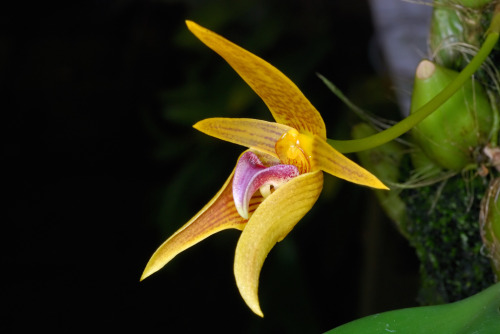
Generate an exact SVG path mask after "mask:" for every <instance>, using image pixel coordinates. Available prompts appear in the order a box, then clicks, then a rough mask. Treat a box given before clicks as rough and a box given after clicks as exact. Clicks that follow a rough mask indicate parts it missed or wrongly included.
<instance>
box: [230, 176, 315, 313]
mask: <svg viewBox="0 0 500 334" xmlns="http://www.w3.org/2000/svg"><path fill="white" fill-rule="evenodd" d="M322 188H323V173H322V172H321V171H315V172H311V173H306V174H302V175H299V176H297V177H295V178H293V179H291V180H290V181H289V182H287V183H285V184H284V185H282V186H281V187H280V188H278V189H277V190H276V191H274V192H273V193H272V194H271V195H269V196H268V197H267V198H266V200H265V201H264V202H262V203H261V204H260V206H259V207H258V208H257V210H255V212H254V213H253V215H252V216H251V217H250V219H249V220H248V223H247V225H246V227H245V229H244V230H243V232H242V233H241V237H240V239H239V241H238V245H237V246H236V254H235V259H234V275H235V278H236V284H237V286H238V289H239V291H240V294H241V296H242V297H243V300H245V302H246V304H247V305H248V307H250V309H251V310H252V311H253V312H254V313H255V314H257V315H259V316H261V317H263V316H264V315H263V313H262V310H261V309H260V304H259V297H258V286H259V275H260V271H261V269H262V265H263V264H264V260H265V259H266V257H267V254H268V253H269V252H270V251H271V249H272V248H273V247H274V245H275V244H276V243H277V242H279V241H281V240H283V238H284V237H285V236H286V235H287V234H288V233H289V232H290V231H291V230H292V229H293V227H294V226H295V225H296V224H297V222H298V221H299V220H300V219H301V218H302V217H303V216H304V215H305V214H306V213H307V212H308V211H309V210H310V209H311V208H312V206H313V205H314V203H315V202H316V200H317V199H318V197H319V194H320V193H321V190H322Z"/></svg>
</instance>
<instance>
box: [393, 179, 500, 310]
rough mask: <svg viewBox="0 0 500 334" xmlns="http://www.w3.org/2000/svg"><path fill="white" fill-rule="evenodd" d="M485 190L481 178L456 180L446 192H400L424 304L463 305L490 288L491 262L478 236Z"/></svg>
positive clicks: (429, 189)
mask: <svg viewBox="0 0 500 334" xmlns="http://www.w3.org/2000/svg"><path fill="white" fill-rule="evenodd" d="M486 186H487V184H486V183H485V182H484V180H483V179H481V178H479V177H476V178H474V179H473V180H465V179H464V178H463V177H462V176H460V175H458V176H455V177H453V178H451V179H449V180H448V181H447V182H446V184H445V185H444V186H443V185H442V184H435V185H432V186H428V187H422V188H418V189H413V190H407V191H403V192H402V197H403V200H404V201H405V202H406V205H407V207H406V209H407V214H408V217H409V221H410V222H409V224H408V234H409V236H410V242H411V244H412V245H413V246H414V247H415V249H416V251H417V255H418V257H419V259H420V262H421V275H422V277H421V278H422V284H421V292H420V296H419V299H420V302H421V303H422V304H424V305H430V304H440V303H448V302H453V301H457V300H461V299H463V298H466V297H468V296H471V295H473V294H475V293H477V292H479V291H481V290H483V289H485V288H487V287H488V286H490V285H492V284H493V283H494V276H493V273H492V270H491V266H490V262H489V259H488V258H487V257H485V256H484V255H482V254H481V247H482V241H481V236H480V232H479V206H480V202H481V199H482V197H483V195H484V193H485V191H486ZM440 187H442V188H440Z"/></svg>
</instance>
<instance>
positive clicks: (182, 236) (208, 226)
mask: <svg viewBox="0 0 500 334" xmlns="http://www.w3.org/2000/svg"><path fill="white" fill-rule="evenodd" d="M233 174H234V171H233V173H231V175H230V176H229V178H228V179H227V181H226V183H224V185H223V186H222V188H221V190H219V192H218V193H217V194H216V195H215V196H214V197H213V198H212V200H210V202H209V203H208V204H207V205H205V207H204V208H203V209H201V210H200V212H198V213H197V214H196V215H195V216H194V217H193V218H191V220H190V221H188V222H187V223H186V224H185V225H184V226H182V227H181V228H180V229H179V230H177V232H175V233H174V234H173V235H172V236H171V237H170V238H168V239H167V241H165V242H164V243H163V244H162V245H161V246H160V247H159V248H158V249H157V250H156V252H155V253H154V254H153V255H152V256H151V259H150V260H149V262H148V264H147V265H146V268H145V269H144V272H143V274H142V276H141V281H142V280H143V279H145V278H146V277H148V276H150V275H151V274H153V273H155V272H157V271H158V270H160V269H161V268H162V267H163V266H165V265H166V264H167V263H168V262H169V261H170V260H171V259H173V258H174V257H175V256H176V255H177V254H179V253H181V252H182V251H184V250H186V249H187V248H189V247H191V246H193V245H195V244H197V243H198V242H200V241H202V240H203V239H205V238H207V237H209V236H211V235H212V234H214V233H217V232H219V231H222V230H225V229H230V228H234V229H239V230H243V229H244V227H245V224H246V222H247V220H245V219H243V218H242V217H241V216H240V215H239V213H238V211H237V210H236V206H235V205H234V201H233V194H232V180H233ZM262 201H263V198H262V197H260V196H254V198H252V200H251V201H250V207H249V212H253V211H255V209H256V208H257V206H258V205H259V204H260V203H261V202H262Z"/></svg>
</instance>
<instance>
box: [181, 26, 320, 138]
mask: <svg viewBox="0 0 500 334" xmlns="http://www.w3.org/2000/svg"><path fill="white" fill-rule="evenodd" d="M186 24H187V26H188V28H189V30H191V32H192V33H193V34H194V35H195V36H196V37H198V38H199V39H200V40H201V41H202V42H203V43H205V45H207V46H208V47H209V48H211V49H212V50H214V51H215V52H217V53H218V54H219V55H220V56H221V57H222V58H224V59H225V60H226V61H227V62H228V63H229V65H231V67H232V68H233V69H234V70H235V71H236V72H237V73H238V74H239V75H240V76H241V77H242V78H243V80H245V81H246V83H247V84H248V85H249V86H250V87H251V88H252V89H253V91H254V92H255V93H257V95H259V96H260V98H261V99H262V100H263V101H264V103H265V104H266V105H267V106H268V108H269V110H270V111H271V113H272V114H273V117H274V119H275V120H276V122H278V123H281V124H286V125H288V126H291V127H292V128H295V129H297V130H299V131H300V132H306V133H309V134H316V135H318V136H319V137H320V138H323V139H326V128H325V123H324V122H323V118H321V115H320V114H319V112H318V111H317V110H316V108H314V106H313V105H312V104H311V102H309V100H308V99H307V98H306V97H305V96H304V94H302V92H301V91H300V89H299V88H298V87H297V86H296V85H295V84H294V83H293V82H292V81H291V80H290V79H288V78H287V77H286V76H285V75H284V74H283V73H281V72H280V71H279V70H278V69H277V68H275V67H274V66H273V65H271V64H269V63H268V62H267V61H265V60H263V59H261V58H259V57H257V56H256V55H254V54H252V53H251V52H248V51H247V50H245V49H243V48H241V47H239V46H238V45H236V44H234V43H232V42H230V41H228V40H227V39H225V38H224V37H222V36H220V35H218V34H216V33H214V32H212V31H210V30H208V29H206V28H204V27H202V26H200V25H198V24H196V23H194V22H192V21H186Z"/></svg>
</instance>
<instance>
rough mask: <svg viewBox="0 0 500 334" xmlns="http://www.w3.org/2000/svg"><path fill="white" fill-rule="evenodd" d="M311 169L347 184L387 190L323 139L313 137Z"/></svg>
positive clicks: (370, 174)
mask: <svg viewBox="0 0 500 334" xmlns="http://www.w3.org/2000/svg"><path fill="white" fill-rule="evenodd" d="M311 159H312V163H311V164H312V169H313V170H315V169H321V170H322V171H325V172H327V173H328V174H331V175H334V176H336V177H339V178H341V179H344V180H347V181H349V182H353V183H357V184H361V185H365V186H368V187H372V188H377V189H389V188H387V187H386V186H385V185H384V184H383V183H382V182H381V181H380V180H379V179H378V178H377V177H376V176H375V175H373V174H372V173H370V172H369V171H367V170H366V169H364V168H363V167H361V166H359V165H358V164H356V163H355V162H354V161H351V160H349V159H348V158H347V157H346V156H344V155H342V154H341V153H340V152H338V151H337V150H336V149H334V148H333V147H331V146H330V145H329V144H328V143H327V142H326V141H324V140H323V139H321V138H319V137H317V136H314V139H313V143H312V153H311Z"/></svg>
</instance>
